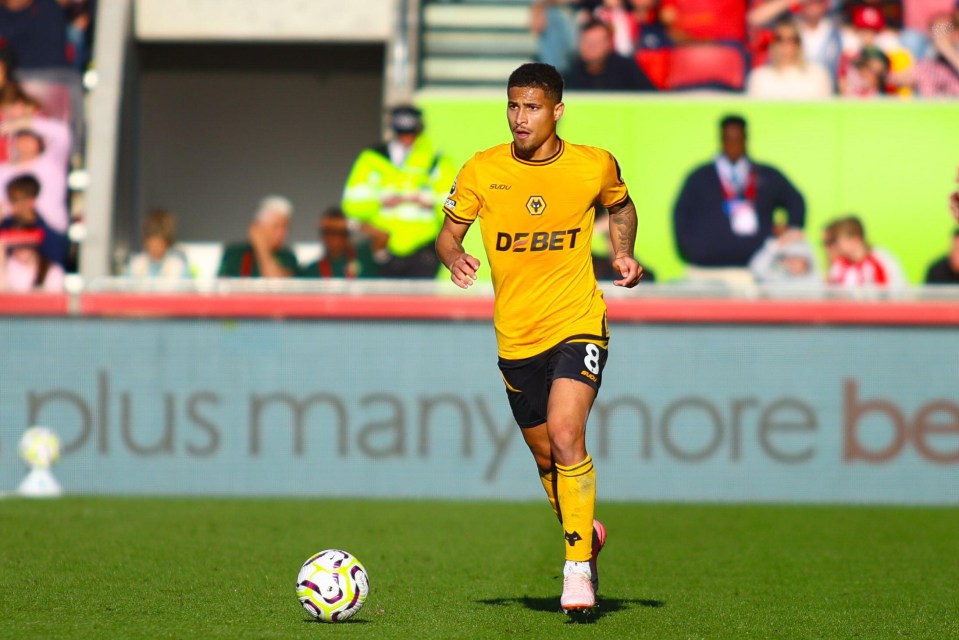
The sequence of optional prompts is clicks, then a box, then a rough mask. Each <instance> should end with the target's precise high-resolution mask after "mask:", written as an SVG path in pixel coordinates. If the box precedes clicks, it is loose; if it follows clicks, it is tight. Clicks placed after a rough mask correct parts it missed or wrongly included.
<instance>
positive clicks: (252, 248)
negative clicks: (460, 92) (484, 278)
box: [0, 0, 959, 291]
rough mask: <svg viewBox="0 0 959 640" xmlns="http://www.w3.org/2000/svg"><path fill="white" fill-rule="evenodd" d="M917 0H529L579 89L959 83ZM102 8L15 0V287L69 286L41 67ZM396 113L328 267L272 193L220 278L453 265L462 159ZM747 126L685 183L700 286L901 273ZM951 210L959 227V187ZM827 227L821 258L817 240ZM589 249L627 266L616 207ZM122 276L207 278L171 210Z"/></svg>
mask: <svg viewBox="0 0 959 640" xmlns="http://www.w3.org/2000/svg"><path fill="white" fill-rule="evenodd" d="M911 1H912V2H916V3H919V4H921V5H922V6H921V7H919V4H916V5H910V4H909V2H907V3H906V4H905V7H904V6H903V4H902V3H900V2H891V1H889V0H875V1H873V0H870V1H863V2H857V3H852V4H842V5H838V4H835V3H834V2H832V0H799V1H795V0H754V1H753V2H751V3H749V4H748V5H747V3H745V2H743V1H742V0H739V1H737V0H662V1H661V2H660V1H658V0H598V1H592V2H589V1H578V2H572V1H562V0H549V1H538V2H535V3H534V4H533V5H532V7H533V8H532V27H533V29H534V31H535V32H536V33H537V34H539V38H540V43H541V57H542V59H543V60H544V61H547V62H550V63H552V64H554V65H556V66H557V67H559V68H561V69H563V70H564V72H565V75H566V78H567V81H568V87H569V88H570V89H587V90H588V89H597V90H636V91H656V90H660V89H675V88H682V87H687V86H688V87H691V86H703V85H704V84H705V85H708V86H719V87H720V88H728V89H740V90H745V91H746V92H747V93H750V94H753V95H758V96H763V97H774V98H776V97H783V98H790V99H799V98H807V97H816V96H826V95H833V94H837V93H838V94H841V95H848V96H857V97H866V96H875V95H880V94H890V95H898V96H904V95H918V96H934V95H957V94H959V90H957V89H959V49H957V47H959V36H957V33H959V29H957V25H959V10H956V6H955V5H953V4H952V2H953V0H948V2H947V3H945V4H944V2H943V1H942V0H911ZM717 7H719V8H717ZM93 15H94V12H93V6H92V2H89V1H77V0H0V209H2V214H0V291H4V290H6V291H29V290H44V291H61V290H63V287H64V281H65V276H66V274H67V273H69V272H72V271H75V267H76V245H75V244H73V243H71V241H70V238H69V231H70V225H71V222H72V221H75V219H76V217H77V216H76V215H73V214H72V212H71V210H72V209H73V207H71V197H70V196H71V192H70V190H69V186H68V184H69V183H68V179H67V178H68V172H69V171H70V169H71V165H72V164H74V162H75V160H74V159H75V157H76V152H77V149H76V147H77V145H78V143H77V140H76V138H77V136H76V134H75V131H76V128H75V126H74V125H75V122H74V118H75V109H71V108H69V107H70V104H69V99H67V105H66V108H64V104H63V94H57V92H56V91H50V87H51V85H52V86H54V87H55V86H56V84H57V81H56V80H53V81H51V80H50V78H49V77H48V76H45V75H44V73H45V72H49V71H53V72H58V71H63V70H72V71H73V72H74V73H75V72H77V71H81V70H83V69H84V68H86V65H88V64H89V50H90V32H91V24H92V18H93ZM917 24H923V25H925V28H924V29H922V30H919V29H917V28H916V26H917ZM722 52H727V53H731V54H732V55H733V56H735V59H736V60H738V61H739V64H740V71H741V72H742V73H740V75H739V78H738V80H736V81H735V82H734V81H732V80H730V79H729V77H725V76H722V75H715V76H713V75H710V73H711V72H710V69H715V68H717V64H716V61H720V64H719V65H718V67H719V68H720V69H721V70H722V71H729V70H734V71H735V69H736V65H735V64H731V63H730V59H728V58H724V57H723V55H722ZM703 56H705V57H703ZM682 64H690V65H692V67H691V68H692V71H690V69H683V68H682V67H681V65H682ZM36 73H39V74H40V75H39V76H36V75H33V74H36ZM38 77H39V78H40V79H39V80H38V79H37V78H38ZM736 82H738V83H739V84H738V85H737V84H736ZM684 83H686V84H684ZM389 121H390V135H388V136H387V139H386V140H385V141H382V142H378V143H376V144H373V145H371V146H370V147H368V148H365V149H362V150H361V151H359V153H358V155H357V157H356V159H355V162H354V164H353V166H352V169H351V171H350V173H349V176H348V178H347V181H346V184H345V185H344V187H343V192H342V198H341V200H340V201H339V202H338V203H335V204H331V206H329V207H327V208H326V209H325V210H324V211H322V213H321V214H320V215H319V217H318V220H317V225H316V229H317V237H316V243H315V244H316V246H318V247H319V255H318V256H317V257H316V259H315V260H312V259H311V260H304V261H301V260H299V259H298V257H297V254H296V253H295V252H294V251H293V249H292V248H291V246H290V240H289V237H288V236H289V222H290V217H291V216H292V215H293V213H294V207H293V203H291V202H290V201H289V200H288V199H287V198H285V197H283V196H281V195H271V196H267V197H265V198H264V199H263V200H262V201H261V202H260V203H259V205H258V206H256V207H251V216H250V218H251V220H250V223H249V226H248V229H247V234H246V237H245V238H242V239H239V240H237V241H236V242H232V243H229V244H225V245H224V246H223V247H222V251H221V253H220V256H221V257H220V263H219V267H218V269H217V275H218V276H219V277H223V278H345V279H352V278H415V279H434V278H436V277H438V271H439V263H438V260H437V257H436V254H435V251H434V247H433V245H434V241H435V239H436V236H437V234H438V233H439V230H440V228H441V226H442V223H443V212H442V209H443V204H444V202H445V199H446V197H447V196H448V194H449V192H450V189H451V186H452V188H454V189H455V174H456V166H455V165H454V164H453V163H452V161H451V160H450V158H449V157H448V156H446V155H445V154H444V153H443V152H442V151H441V150H440V149H439V147H438V146H437V145H436V144H435V143H434V141H433V140H432V139H431V138H430V137H429V136H428V135H427V133H426V132H425V123H424V120H423V114H422V112H421V111H420V110H419V109H418V108H416V107H415V106H414V105H400V106H397V107H395V108H393V109H392V110H391V111H390V113H389ZM747 132H748V125H747V122H746V120H745V119H744V118H742V117H740V116H738V115H730V116H727V117H725V118H724V119H723V120H722V121H721V122H720V123H719V125H718V134H719V135H718V149H717V153H716V155H715V156H714V157H712V158H709V159H707V160H706V161H705V162H704V163H703V164H701V165H699V166H697V167H695V168H693V170H692V171H691V172H690V173H689V175H688V176H686V178H685V179H684V180H682V181H681V182H680V181H679V180H677V182H678V184H677V195H676V199H675V207H674V210H673V232H674V239H675V244H676V248H677V252H678V254H679V255H680V257H681V258H682V260H683V261H684V262H685V264H686V278H687V280H690V281H723V282H729V283H752V282H758V283H761V284H772V285H776V286H786V285H797V286H802V287H806V288H809V287H821V286H834V287H845V288H857V287H899V286H903V285H904V284H905V278H904V276H903V273H902V269H901V268H900V266H899V264H898V261H897V260H896V258H895V256H893V255H891V254H890V253H889V252H887V251H884V250H882V249H881V248H878V247H874V246H872V245H871V244H870V242H869V240H868V235H867V230H866V226H867V223H868V219H867V216H862V215H857V214H855V213H846V214H843V215H841V216H837V217H836V219H835V220H833V221H831V222H830V223H829V224H828V225H826V226H825V228H823V229H821V230H810V229H807V228H806V206H805V199H804V197H803V194H802V188H801V186H797V185H794V184H793V183H792V182H791V181H790V179H789V178H788V177H787V176H786V175H785V174H784V173H783V172H782V171H780V170H779V169H777V168H776V167H775V166H773V165H771V164H767V163H764V162H760V161H759V160H756V159H754V158H752V157H751V156H750V155H749V153H748V151H747ZM949 207H950V208H951V210H952V214H953V216H955V218H956V220H957V222H959V191H957V192H956V193H954V194H953V195H952V196H951V199H950V201H949ZM820 235H821V239H822V249H823V251H822V253H823V254H824V255H825V256H826V258H825V263H824V264H818V263H817V259H816V256H817V255H820V252H817V251H815V250H814V248H813V246H812V245H811V244H810V242H809V238H810V237H813V236H820ZM947 240H948V241H949V243H951V244H949V247H948V249H947V251H946V254H945V255H941V256H932V255H931V256H930V258H933V257H934V258H935V260H934V262H932V263H931V264H930V266H929V269H928V273H927V277H926V282H927V283H929V284H959V232H957V233H956V234H954V235H953V236H952V237H951V238H948V239H944V242H943V245H944V247H945V245H947V244H948V243H947ZM592 249H593V262H594V270H595V273H596V276H597V279H598V280H600V281H607V280H613V279H616V278H618V277H619V274H617V273H616V272H615V270H614V269H613V268H612V265H611V262H610V246H609V237H608V221H607V218H606V217H605V214H604V212H602V211H599V212H597V219H596V227H595V230H594V240H593V247H592ZM638 257H639V258H640V260H641V258H642V256H638ZM655 266H656V265H644V267H645V268H646V277H645V278H644V282H653V281H654V280H655V276H654V268H655ZM123 274H124V275H125V276H127V277H130V278H167V279H186V278H191V277H194V276H195V275H196V269H195V265H192V264H191V262H190V258H189V255H188V252H187V251H185V250H184V248H183V246H182V245H181V244H180V243H178V240H177V235H176V219H175V215H174V214H173V213H172V212H170V211H165V210H156V211H152V212H150V213H149V214H148V215H147V216H146V217H145V220H144V224H143V229H142V237H141V251H139V252H137V253H134V254H133V255H131V256H129V258H128V260H127V261H126V264H125V265H124V267H123Z"/></svg>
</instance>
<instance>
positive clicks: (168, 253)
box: [124, 209, 190, 278]
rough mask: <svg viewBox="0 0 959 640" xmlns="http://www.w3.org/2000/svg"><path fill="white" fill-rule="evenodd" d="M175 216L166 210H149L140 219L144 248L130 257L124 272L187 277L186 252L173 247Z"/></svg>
mask: <svg viewBox="0 0 959 640" xmlns="http://www.w3.org/2000/svg"><path fill="white" fill-rule="evenodd" d="M175 244H176V218H174V217H173V214H172V213H170V212H169V211H164V210H162V209H157V210H155V211H151V212H150V213H149V214H148V215H147V217H146V220H144V221H143V251H141V252H140V253H137V254H134V255H133V256H131V257H130V260H129V262H128V263H127V268H126V271H125V272H124V275H126V276H129V277H131V278H189V277H190V266H189V262H188V261H187V257H186V255H185V254H184V253H183V252H182V251H180V250H178V249H175V248H174V245H175Z"/></svg>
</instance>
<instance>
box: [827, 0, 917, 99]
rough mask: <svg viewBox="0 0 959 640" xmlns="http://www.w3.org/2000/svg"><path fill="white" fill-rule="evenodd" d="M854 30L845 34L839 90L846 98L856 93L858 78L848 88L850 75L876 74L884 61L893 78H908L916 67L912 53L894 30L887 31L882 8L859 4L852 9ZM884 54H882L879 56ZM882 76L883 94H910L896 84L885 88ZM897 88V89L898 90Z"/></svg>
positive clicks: (840, 65) (898, 83) (909, 91)
mask: <svg viewBox="0 0 959 640" xmlns="http://www.w3.org/2000/svg"><path fill="white" fill-rule="evenodd" d="M851 22H852V29H851V30H846V31H845V32H844V33H843V55H842V58H841V59H840V61H839V74H838V76H839V89H840V93H842V94H844V95H851V94H855V93H856V91H857V89H856V83H857V81H858V79H855V78H854V79H853V81H852V82H853V88H852V89H850V88H847V87H846V82H847V76H848V75H849V74H850V73H851V72H852V73H855V70H857V69H859V70H862V69H863V68H866V69H867V75H868V74H870V73H877V72H878V71H879V68H880V66H881V65H882V63H883V59H884V58H885V61H887V62H886V67H887V69H886V71H887V74H888V75H889V77H890V78H898V77H900V76H904V75H906V73H907V72H908V71H909V69H911V68H912V66H913V59H912V54H910V53H909V51H908V50H907V49H906V48H905V47H904V46H903V44H902V42H901V41H900V40H899V36H898V34H897V33H896V32H895V31H892V30H891V29H888V28H887V25H886V18H885V15H884V14H883V12H882V9H881V8H880V7H877V6H873V5H868V4H867V5H859V6H856V7H854V8H853V10H852V18H851ZM880 52H881V54H882V55H879V53H880ZM886 80H887V78H886V77H885V74H884V76H883V82H884V86H883V88H882V89H883V90H882V93H890V92H892V93H899V94H900V95H903V96H908V95H910V94H911V89H910V88H909V87H907V86H903V83H901V82H899V81H896V82H894V83H892V84H894V85H896V86H895V87H893V86H886V85H885V83H886ZM896 87H898V88H896Z"/></svg>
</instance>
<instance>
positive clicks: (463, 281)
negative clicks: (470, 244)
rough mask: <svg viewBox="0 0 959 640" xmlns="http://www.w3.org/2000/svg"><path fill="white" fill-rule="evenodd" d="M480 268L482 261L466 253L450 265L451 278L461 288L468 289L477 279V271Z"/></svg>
mask: <svg viewBox="0 0 959 640" xmlns="http://www.w3.org/2000/svg"><path fill="white" fill-rule="evenodd" d="M479 268H480V261H479V260H477V259H476V258H474V257H473V256H471V255H470V254H468V253H464V254H463V255H461V256H460V257H458V258H457V259H456V260H454V261H453V264H451V265H450V280H452V281H453V282H454V283H455V284H456V286H458V287H460V288H461V289H466V288H467V287H469V286H471V285H472V284H473V282H475V281H476V271H477V269H479Z"/></svg>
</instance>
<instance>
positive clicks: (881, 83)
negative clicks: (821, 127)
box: [840, 48, 889, 98]
mask: <svg viewBox="0 0 959 640" xmlns="http://www.w3.org/2000/svg"><path fill="white" fill-rule="evenodd" d="M888 75H889V58H888V56H886V54H885V53H883V52H882V51H880V50H879V49H876V48H870V49H863V50H862V51H860V52H859V56H858V57H856V59H855V60H853V62H852V66H851V67H850V68H849V69H848V70H847V71H846V74H845V76H844V77H843V78H842V79H841V81H840V92H841V94H842V95H843V96H846V97H852V98H874V97H876V96H881V95H883V94H884V93H885V92H886V78H887V77H888Z"/></svg>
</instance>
